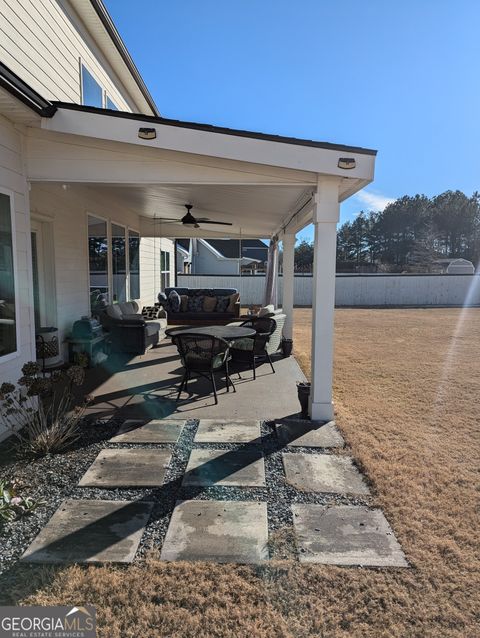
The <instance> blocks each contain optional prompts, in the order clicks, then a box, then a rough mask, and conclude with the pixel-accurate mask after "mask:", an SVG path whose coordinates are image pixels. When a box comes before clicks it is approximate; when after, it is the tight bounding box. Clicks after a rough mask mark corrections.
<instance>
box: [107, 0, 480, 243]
mask: <svg viewBox="0 0 480 638" xmlns="http://www.w3.org/2000/svg"><path fill="white" fill-rule="evenodd" d="M105 1H106V5H107V7H108V10H109V11H110V13H111V15H112V18H113V19H114V21H115V24H116V25H117V28H118V30H119V32H120V34H121V36H122V38H123V39H124V41H125V43H126V45H127V47H128V49H129V50H130V53H131V54H132V56H133V58H134V60H135V63H136V64H137V66H138V68H139V70H140V72H141V73H142V75H143V77H144V79H145V81H146V83H147V86H148V87H149V89H150V92H151V93H152V95H153V98H154V99H155V101H156V103H157V105H158V107H159V109H160V112H161V113H162V115H164V116H165V117H172V118H178V119H184V120H191V121H197V122H207V123H211V124H217V125H221V126H230V127H233V128H240V129H242V128H243V129H247V130H254V131H263V132H268V133H277V134H281V135H292V136H295V137H305V138H310V139H318V140H323V141H330V142H337V143H344V144H351V145H358V146H367V147H369V148H376V149H378V156H377V164H376V175H375V181H374V182H373V184H372V185H371V186H370V187H368V188H367V189H366V191H363V192H362V193H360V194H359V195H358V196H356V197H354V198H351V199H350V200H348V201H347V202H346V203H344V204H342V210H341V220H342V221H344V220H346V219H353V218H354V216H355V215H356V214H357V213H358V212H359V211H360V210H362V209H364V210H369V209H370V208H378V207H382V206H384V205H385V203H386V202H388V200H389V199H392V198H393V199H394V198H396V197H399V196H401V195H404V194H409V195H413V194H415V193H425V194H426V195H429V196H431V195H435V194H437V193H440V192H443V191H445V190H447V189H460V190H462V191H464V192H465V193H467V194H468V195H470V194H471V193H472V192H473V191H474V190H478V189H480V179H479V175H480V155H479V151H478V149H479V148H480V74H479V71H478V69H479V68H480V37H479V34H478V28H479V24H480V2H479V1H478V0H362V1H359V0H342V1H339V0H295V1H293V0H161V1H160V2H159V1H158V0H135V2H132V0H105ZM300 236H301V237H303V236H305V237H307V238H310V237H311V229H306V230H305V231H304V232H303V233H302V234H301V235H300Z"/></svg>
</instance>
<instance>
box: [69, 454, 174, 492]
mask: <svg viewBox="0 0 480 638" xmlns="http://www.w3.org/2000/svg"><path fill="white" fill-rule="evenodd" d="M170 458H171V454H170V452H169V451H168V450H160V449H156V450H152V449H145V448H127V449H125V448H116V449H112V448H110V449H105V450H102V451H101V452H100V453H99V455H98V456H97V458H96V459H95V461H94V462H93V463H92V465H91V466H90V467H89V468H88V470H87V471H86V472H85V474H84V475H83V477H82V478H81V479H80V482H79V484H78V485H79V486H80V487H158V486H159V485H163V481H164V479H165V472H166V469H167V467H168V464H169V462H170Z"/></svg>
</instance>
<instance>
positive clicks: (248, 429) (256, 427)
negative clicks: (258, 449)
mask: <svg viewBox="0 0 480 638" xmlns="http://www.w3.org/2000/svg"><path fill="white" fill-rule="evenodd" d="M255 441H256V442H257V443H259V442H260V421H248V420H242V419H227V418H225V419H201V421H200V423H199V425H198V430H197V434H196V435H195V443H250V442H255Z"/></svg>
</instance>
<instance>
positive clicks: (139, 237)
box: [126, 226, 141, 301]
mask: <svg viewBox="0 0 480 638" xmlns="http://www.w3.org/2000/svg"><path fill="white" fill-rule="evenodd" d="M130 231H132V232H134V233H137V235H138V293H139V296H138V297H137V298H135V299H131V295H130ZM140 240H141V236H140V231H139V230H137V229H136V228H133V226H127V252H126V257H127V286H128V295H127V297H128V299H127V301H138V300H139V299H140V297H141V295H140V287H141V286H140V272H141V269H140Z"/></svg>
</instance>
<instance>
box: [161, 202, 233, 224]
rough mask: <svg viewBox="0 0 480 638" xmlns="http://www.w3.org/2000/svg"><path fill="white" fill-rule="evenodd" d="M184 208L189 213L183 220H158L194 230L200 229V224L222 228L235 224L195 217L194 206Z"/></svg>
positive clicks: (165, 218)
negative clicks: (215, 225) (193, 213)
mask: <svg viewBox="0 0 480 638" xmlns="http://www.w3.org/2000/svg"><path fill="white" fill-rule="evenodd" d="M184 206H185V208H186V209H187V213H186V214H185V215H184V216H183V217H182V218H181V219H174V218H172V217H157V220H158V221H161V222H167V223H174V222H176V223H177V224H180V223H181V224H183V225H184V226H193V227H194V228H200V224H218V225H220V226H233V224H231V223H230V222H216V221H212V220H210V219H207V218H206V217H194V216H193V215H192V212H191V211H192V208H193V206H192V204H184Z"/></svg>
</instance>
